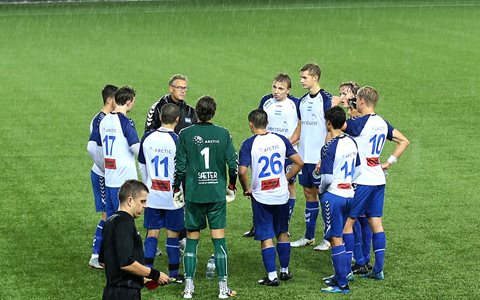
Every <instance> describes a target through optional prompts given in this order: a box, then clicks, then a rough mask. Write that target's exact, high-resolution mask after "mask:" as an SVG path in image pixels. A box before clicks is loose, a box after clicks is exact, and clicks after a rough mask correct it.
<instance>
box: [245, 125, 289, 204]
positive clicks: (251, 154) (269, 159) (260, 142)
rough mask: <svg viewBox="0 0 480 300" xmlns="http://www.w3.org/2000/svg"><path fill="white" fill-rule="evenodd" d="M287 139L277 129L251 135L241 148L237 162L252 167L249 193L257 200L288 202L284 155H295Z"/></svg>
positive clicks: (272, 202)
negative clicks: (273, 131) (272, 131)
mask: <svg viewBox="0 0 480 300" xmlns="http://www.w3.org/2000/svg"><path fill="white" fill-rule="evenodd" d="M296 153H297V152H296V151H295V149H293V147H292V144H291V143H290V142H289V141H288V139H287V138H286V137H284V136H282V135H279V134H276V133H270V132H269V133H266V134H264V135H254V136H252V137H250V138H248V139H246V140H245V141H244V142H243V144H242V147H241V149H240V158H239V165H241V166H245V167H251V169H252V183H251V185H252V196H253V197H254V198H255V200H257V201H258V202H260V203H263V204H269V205H278V204H284V203H287V202H288V198H289V193H288V182H287V178H286V177H285V168H284V164H285V159H286V158H288V157H290V156H292V155H295V154H296Z"/></svg>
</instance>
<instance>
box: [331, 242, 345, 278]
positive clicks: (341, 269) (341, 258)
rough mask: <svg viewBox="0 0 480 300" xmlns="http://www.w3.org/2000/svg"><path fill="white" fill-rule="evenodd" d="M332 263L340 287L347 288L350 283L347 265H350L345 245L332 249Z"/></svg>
mask: <svg viewBox="0 0 480 300" xmlns="http://www.w3.org/2000/svg"><path fill="white" fill-rule="evenodd" d="M332 263H333V269H335V279H337V283H338V285H339V286H345V285H346V284H347V283H348V280H347V264H349V263H348V260H347V255H346V252H345V246H344V245H340V246H336V247H333V248H332Z"/></svg>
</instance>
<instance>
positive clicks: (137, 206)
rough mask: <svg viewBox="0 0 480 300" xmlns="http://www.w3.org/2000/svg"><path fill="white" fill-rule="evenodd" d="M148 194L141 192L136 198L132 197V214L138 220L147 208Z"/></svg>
mask: <svg viewBox="0 0 480 300" xmlns="http://www.w3.org/2000/svg"><path fill="white" fill-rule="evenodd" d="M147 197H148V193H147V192H145V191H141V192H140V193H139V194H138V195H137V196H136V197H130V199H128V200H129V201H130V208H131V213H132V216H133V217H134V218H138V217H140V216H141V215H142V213H143V210H144V209H145V207H147Z"/></svg>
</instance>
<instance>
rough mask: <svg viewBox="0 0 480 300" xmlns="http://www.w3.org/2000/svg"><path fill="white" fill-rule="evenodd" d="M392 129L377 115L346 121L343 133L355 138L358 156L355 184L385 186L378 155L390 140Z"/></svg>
mask: <svg viewBox="0 0 480 300" xmlns="http://www.w3.org/2000/svg"><path fill="white" fill-rule="evenodd" d="M393 129H394V128H393V127H392V126H391V125H390V124H389V123H388V122H387V121H385V120H384V119H383V118H382V117H380V116H379V115H376V114H373V115H366V116H362V117H358V118H355V119H350V120H347V128H346V129H345V132H346V133H348V134H349V135H351V136H353V137H354V138H355V141H356V142H357V145H358V151H359V154H360V162H361V165H360V168H361V171H360V175H359V176H358V177H357V179H356V180H355V183H358V184H362V185H382V184H385V175H384V173H383V170H382V167H381V166H380V154H381V153H382V150H383V146H384V144H385V140H390V141H391V140H392V138H393Z"/></svg>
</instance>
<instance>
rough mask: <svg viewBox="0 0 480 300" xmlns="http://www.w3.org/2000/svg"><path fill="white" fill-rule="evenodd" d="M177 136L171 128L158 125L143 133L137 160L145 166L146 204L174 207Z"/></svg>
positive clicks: (159, 207) (164, 207)
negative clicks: (154, 128) (152, 129)
mask: <svg viewBox="0 0 480 300" xmlns="http://www.w3.org/2000/svg"><path fill="white" fill-rule="evenodd" d="M177 140H178V136H177V134H175V132H173V129H168V128H165V127H160V128H159V129H157V130H154V131H149V132H147V133H145V135H144V136H143V138H142V142H141V144H140V151H139V153H138V162H139V163H140V164H141V165H142V164H143V165H145V166H146V175H147V176H146V178H144V182H145V184H146V185H147V187H148V189H149V190H150V193H149V194H148V198H147V206H148V207H151V208H156V209H168V210H172V209H176V207H175V206H174V205H173V192H172V190H173V189H172V186H173V179H174V174H175V152H176V150H177V146H176V143H177Z"/></svg>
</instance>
